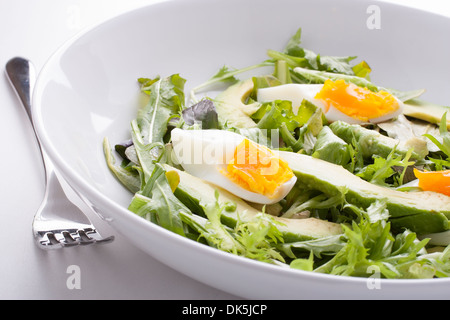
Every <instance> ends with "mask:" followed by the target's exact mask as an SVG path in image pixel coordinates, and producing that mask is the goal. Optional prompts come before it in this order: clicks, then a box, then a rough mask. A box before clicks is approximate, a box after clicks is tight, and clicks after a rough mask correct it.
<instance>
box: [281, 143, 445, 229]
mask: <svg viewBox="0 0 450 320" xmlns="http://www.w3.org/2000/svg"><path fill="white" fill-rule="evenodd" d="M280 157H281V158H283V159H284V160H285V161H287V162H288V164H289V166H290V168H291V169H292V170H293V172H294V173H295V175H296V176H297V184H299V185H301V186H303V187H305V188H307V189H309V190H311V189H312V190H318V191H321V192H323V193H325V194H327V195H330V196H332V195H336V194H338V193H340V192H342V190H343V189H346V194H345V198H346V201H347V202H348V203H350V204H353V205H357V206H360V207H364V208H367V207H368V206H369V205H370V204H371V203H373V202H374V201H376V200H381V199H383V200H386V201H387V209H388V210H389V213H390V221H391V224H392V227H393V230H398V231H401V230H402V229H405V228H406V229H409V230H410V231H413V232H415V233H417V234H419V235H420V234H426V233H435V232H442V231H445V230H448V229H449V228H450V223H449V218H450V197H448V196H446V195H444V194H440V193H435V192H429V191H414V192H402V191H397V190H393V189H389V188H385V187H381V186H377V185H374V184H371V183H369V182H367V181H364V180H362V179H361V178H359V177H357V176H355V175H354V174H352V173H351V172H349V171H347V170H346V169H345V168H343V167H342V166H339V165H336V164H333V163H329V162H326V161H323V160H320V159H315V158H313V157H310V156H308V155H303V154H298V153H293V152H286V151H280Z"/></svg>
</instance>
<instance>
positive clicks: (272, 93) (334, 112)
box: [257, 83, 404, 124]
mask: <svg viewBox="0 0 450 320" xmlns="http://www.w3.org/2000/svg"><path fill="white" fill-rule="evenodd" d="M322 87H323V84H299V83H289V84H283V85H279V86H276V87H269V88H261V89H258V92H257V101H258V102H261V103H264V102H270V101H274V100H287V101H291V103H292V111H293V112H294V114H297V113H298V109H299V107H300V105H301V103H302V101H303V100H304V99H306V100H308V101H310V102H311V103H313V104H314V105H316V106H317V107H319V108H321V109H322V112H323V113H324V115H325V117H326V119H327V120H328V121H330V122H334V121H338V120H341V121H345V122H347V123H350V124H363V123H367V122H369V123H380V122H384V121H387V120H390V119H392V118H395V117H397V116H398V115H400V114H401V113H402V112H403V107H404V105H403V103H402V102H401V101H400V100H398V99H397V98H395V99H396V100H397V102H398V104H399V108H398V109H397V110H394V111H392V112H389V113H386V114H384V115H382V116H380V117H375V118H369V119H368V120H367V121H363V120H361V119H358V118H354V117H351V116H349V115H346V114H345V113H343V112H342V111H340V110H339V109H337V108H336V107H335V106H334V105H333V104H331V105H330V107H329V108H328V110H327V106H326V105H325V103H324V102H323V101H322V100H320V99H316V98H315V96H316V95H317V93H319V91H320V90H321V89H322Z"/></svg>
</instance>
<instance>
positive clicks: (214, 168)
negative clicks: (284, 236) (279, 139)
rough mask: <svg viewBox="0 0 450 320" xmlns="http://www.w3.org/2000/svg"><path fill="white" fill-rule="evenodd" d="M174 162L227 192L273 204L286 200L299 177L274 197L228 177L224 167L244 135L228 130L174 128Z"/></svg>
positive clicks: (278, 190) (283, 187)
mask: <svg viewBox="0 0 450 320" xmlns="http://www.w3.org/2000/svg"><path fill="white" fill-rule="evenodd" d="M171 136H172V145H173V152H174V157H175V161H176V162H177V163H178V164H180V165H181V166H182V167H183V169H184V170H185V171H186V172H187V173H189V174H191V175H193V176H195V177H197V178H200V179H203V180H205V181H208V182H210V183H212V184H215V185H217V186H219V187H221V188H223V189H225V190H227V191H228V192H230V193H232V194H234V195H236V196H238V197H240V198H242V199H244V200H247V201H250V202H254V203H259V204H272V203H276V202H278V201H280V200H281V199H283V198H284V197H285V196H286V195H287V194H288V193H289V191H290V190H291V189H292V187H293V186H294V185H295V182H296V181H297V178H296V177H295V176H294V177H293V178H291V179H290V180H289V181H287V182H285V183H284V184H282V185H281V186H280V187H279V188H278V189H277V191H276V194H275V195H274V196H273V197H270V198H269V197H267V196H265V195H262V194H259V193H256V192H252V191H249V190H247V189H245V188H243V187H241V186H240V185H238V184H237V183H235V182H233V181H231V180H230V179H229V178H227V177H226V176H225V175H224V174H223V173H221V171H222V170H224V171H225V170H226V166H227V163H228V162H229V161H230V160H231V159H232V158H233V156H234V151H235V149H236V147H237V146H238V145H239V144H240V143H241V142H242V141H243V140H244V139H245V137H243V136H241V135H239V134H237V133H234V132H230V131H225V130H213V129H211V130H182V129H178V128H175V129H173V130H172V133H171Z"/></svg>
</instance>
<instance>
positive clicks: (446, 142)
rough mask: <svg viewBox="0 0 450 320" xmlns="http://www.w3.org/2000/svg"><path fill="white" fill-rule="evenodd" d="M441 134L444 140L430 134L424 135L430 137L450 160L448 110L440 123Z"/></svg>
mask: <svg viewBox="0 0 450 320" xmlns="http://www.w3.org/2000/svg"><path fill="white" fill-rule="evenodd" d="M439 134H440V136H441V138H442V142H441V141H439V140H438V139H437V138H436V137H434V136H432V135H430V134H424V136H425V137H427V138H428V139H430V140H431V141H432V142H433V143H434V144H435V145H436V146H437V147H438V148H439V149H440V150H441V151H442V152H443V153H444V154H445V155H446V156H447V160H450V131H448V130H447V112H446V113H444V115H443V116H442V119H441V122H440V124H439Z"/></svg>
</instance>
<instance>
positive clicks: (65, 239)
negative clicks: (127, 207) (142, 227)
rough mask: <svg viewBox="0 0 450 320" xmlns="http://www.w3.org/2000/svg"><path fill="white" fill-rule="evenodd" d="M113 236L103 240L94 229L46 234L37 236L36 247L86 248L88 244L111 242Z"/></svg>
mask: <svg viewBox="0 0 450 320" xmlns="http://www.w3.org/2000/svg"><path fill="white" fill-rule="evenodd" d="M113 240H114V236H110V237H107V238H103V237H102V236H101V235H100V234H99V233H98V232H97V231H96V230H95V229H93V228H86V229H80V230H75V231H74V230H71V231H65V230H63V231H61V230H59V231H57V232H51V231H49V232H46V233H44V234H40V235H38V240H37V242H38V245H39V246H40V247H42V248H45V249H59V248H67V247H76V246H78V245H81V246H86V245H90V244H94V243H97V244H106V243H109V242H112V241H113Z"/></svg>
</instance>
